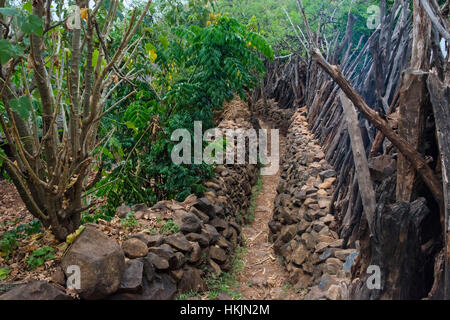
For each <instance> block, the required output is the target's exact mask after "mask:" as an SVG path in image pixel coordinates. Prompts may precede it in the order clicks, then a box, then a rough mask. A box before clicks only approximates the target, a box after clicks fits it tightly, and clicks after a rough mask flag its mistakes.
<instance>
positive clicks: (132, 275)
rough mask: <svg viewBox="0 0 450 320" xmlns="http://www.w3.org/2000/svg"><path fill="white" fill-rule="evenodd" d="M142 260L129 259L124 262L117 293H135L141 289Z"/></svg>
mask: <svg viewBox="0 0 450 320" xmlns="http://www.w3.org/2000/svg"><path fill="white" fill-rule="evenodd" d="M143 271H144V262H142V261H140V260H137V259H136V260H129V261H127V262H126V266H125V272H124V273H123V275H122V280H121V281H120V285H119V289H118V291H117V292H118V293H124V292H129V293H136V292H138V291H140V290H141V289H142V275H143Z"/></svg>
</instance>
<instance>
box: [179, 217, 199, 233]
mask: <svg viewBox="0 0 450 320" xmlns="http://www.w3.org/2000/svg"><path fill="white" fill-rule="evenodd" d="M200 229H201V220H200V219H199V218H198V217H197V216H196V215H195V214H194V213H192V212H186V213H185V214H184V215H183V217H182V218H181V225H180V231H181V232H183V233H191V232H199V231H200Z"/></svg>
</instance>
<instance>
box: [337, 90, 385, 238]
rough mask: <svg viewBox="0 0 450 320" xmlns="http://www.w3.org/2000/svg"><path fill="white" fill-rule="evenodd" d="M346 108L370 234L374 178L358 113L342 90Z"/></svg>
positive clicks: (344, 107) (371, 229)
mask: <svg viewBox="0 0 450 320" xmlns="http://www.w3.org/2000/svg"><path fill="white" fill-rule="evenodd" d="M339 97H340V98H341V102H342V108H343V109H344V114H345V120H346V122H347V128H348V133H349V136H350V143H351V146H352V152H353V161H354V162H355V168H356V177H357V179H358V187H359V194H360V195H361V199H362V203H363V207H364V214H365V216H366V219H367V224H368V225H369V231H370V234H371V235H373V231H374V229H373V228H374V226H373V223H374V215H375V207H376V200H375V191H374V190H373V184H372V179H371V178H370V172H369V163H368V161H367V156H366V150H365V148H364V143H363V139H362V135H361V129H360V128H359V125H358V124H359V121H358V115H357V114H356V110H355V107H354V106H353V103H352V102H351V101H350V100H349V99H348V98H347V96H346V95H345V94H344V93H343V92H342V91H341V92H340V94H339Z"/></svg>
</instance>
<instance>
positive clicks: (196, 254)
mask: <svg viewBox="0 0 450 320" xmlns="http://www.w3.org/2000/svg"><path fill="white" fill-rule="evenodd" d="M191 244H192V251H191V253H190V255H189V259H188V260H189V262H190V263H196V262H198V261H199V260H200V258H201V257H202V249H201V248H200V245H199V244H198V243H197V242H191Z"/></svg>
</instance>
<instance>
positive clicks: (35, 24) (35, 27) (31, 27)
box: [22, 14, 44, 36]
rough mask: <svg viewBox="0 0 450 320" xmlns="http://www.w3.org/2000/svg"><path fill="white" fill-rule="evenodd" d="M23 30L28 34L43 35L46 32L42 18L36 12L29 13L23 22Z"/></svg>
mask: <svg viewBox="0 0 450 320" xmlns="http://www.w3.org/2000/svg"><path fill="white" fill-rule="evenodd" d="M22 31H23V32H25V33H26V34H31V33H34V34H35V35H37V36H42V34H43V32H44V24H43V22H42V19H41V18H39V17H38V16H37V15H35V14H31V15H29V16H28V17H26V19H25V21H24V23H23V24H22Z"/></svg>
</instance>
